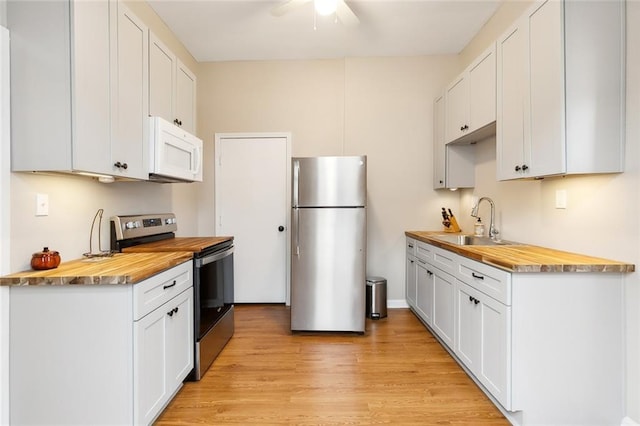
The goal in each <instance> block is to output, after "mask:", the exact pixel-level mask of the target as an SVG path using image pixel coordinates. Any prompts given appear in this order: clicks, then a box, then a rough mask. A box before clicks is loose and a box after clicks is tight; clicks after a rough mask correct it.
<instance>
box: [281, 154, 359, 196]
mask: <svg viewBox="0 0 640 426" xmlns="http://www.w3.org/2000/svg"><path fill="white" fill-rule="evenodd" d="M292 164H293V170H292V172H293V192H292V197H293V206H294V207H356V206H365V205H366V201H367V157H366V156H359V157H310V158H294V159H293V160H292Z"/></svg>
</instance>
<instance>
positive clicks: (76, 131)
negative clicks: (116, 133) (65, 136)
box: [71, 1, 111, 174]
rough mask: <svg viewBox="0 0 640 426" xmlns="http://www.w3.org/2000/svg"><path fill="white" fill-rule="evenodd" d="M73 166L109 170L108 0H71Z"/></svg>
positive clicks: (101, 170) (81, 168)
mask: <svg viewBox="0 0 640 426" xmlns="http://www.w3.org/2000/svg"><path fill="white" fill-rule="evenodd" d="M71 7H72V10H73V13H72V16H73V20H72V22H71V25H72V30H71V37H72V40H71V45H72V52H73V53H72V55H71V58H72V61H73V62H72V76H73V78H72V81H71V84H72V90H71V93H72V94H73V99H72V102H71V108H72V115H73V118H72V124H73V126H72V138H71V139H72V141H73V149H72V150H71V151H72V155H73V161H72V163H73V169H74V170H79V171H84V172H94V173H109V174H110V173H111V164H110V157H111V130H110V126H111V122H110V116H111V112H110V99H109V98H110V84H109V58H110V56H109V55H110V53H109V52H110V51H109V34H110V27H109V2H106V1H90V2H82V1H79V2H71Z"/></svg>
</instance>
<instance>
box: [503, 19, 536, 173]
mask: <svg viewBox="0 0 640 426" xmlns="http://www.w3.org/2000/svg"><path fill="white" fill-rule="evenodd" d="M526 23H527V22H526V20H524V19H520V20H518V21H517V23H516V24H515V25H514V26H513V27H512V28H510V29H509V30H508V31H507V32H506V33H505V34H504V35H503V36H502V37H500V38H499V39H498V41H497V44H496V50H497V53H496V59H497V63H496V73H497V88H496V93H497V99H496V104H497V108H496V109H497V111H496V163H497V165H496V167H497V171H496V175H497V178H498V179H499V180H507V179H516V178H520V177H523V172H522V168H523V167H528V166H527V165H526V161H525V142H526V143H528V140H529V137H528V128H527V126H528V123H527V120H525V116H526V114H527V110H528V107H526V108H525V106H526V105H527V103H528V90H527V88H526V83H527V67H528V64H527V62H528V59H527V58H528V56H527V54H526V51H527V40H528V37H527V28H526Z"/></svg>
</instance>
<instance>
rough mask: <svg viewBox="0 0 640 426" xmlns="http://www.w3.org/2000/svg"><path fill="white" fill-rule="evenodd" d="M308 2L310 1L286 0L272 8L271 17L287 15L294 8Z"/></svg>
mask: <svg viewBox="0 0 640 426" xmlns="http://www.w3.org/2000/svg"><path fill="white" fill-rule="evenodd" d="M310 1H312V0H288V1H285V2H283V3H280V4H279V5H277V6H276V7H274V8H272V9H271V14H272V15H273V16H282V15H284V14H286V13H289V12H290V11H292V10H293V9H295V8H296V7H298V6H302V5H303V4H305V3H308V2H310Z"/></svg>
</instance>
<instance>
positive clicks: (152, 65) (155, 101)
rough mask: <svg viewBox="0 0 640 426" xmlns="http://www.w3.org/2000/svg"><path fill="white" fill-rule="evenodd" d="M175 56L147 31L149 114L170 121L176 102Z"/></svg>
mask: <svg viewBox="0 0 640 426" xmlns="http://www.w3.org/2000/svg"><path fill="white" fill-rule="evenodd" d="M175 82H176V56H175V55H174V54H173V52H171V51H170V50H169V48H167V47H166V46H165V45H164V43H162V42H161V41H160V40H159V39H158V38H157V37H156V36H155V34H153V33H152V32H149V115H150V116H152V117H162V118H164V119H165V120H167V121H168V122H170V123H172V122H173V120H174V119H175V113H174V108H175V104H176V99H175V92H176V87H175V86H176V84H175Z"/></svg>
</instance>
